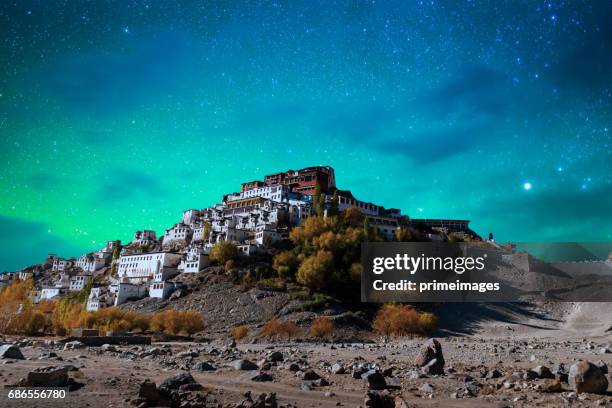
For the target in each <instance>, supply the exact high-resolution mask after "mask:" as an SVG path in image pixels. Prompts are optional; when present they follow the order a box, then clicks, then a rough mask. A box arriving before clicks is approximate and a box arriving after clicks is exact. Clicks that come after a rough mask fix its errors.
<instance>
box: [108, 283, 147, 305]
mask: <svg viewBox="0 0 612 408" xmlns="http://www.w3.org/2000/svg"><path fill="white" fill-rule="evenodd" d="M146 290H147V288H146V286H145V285H139V284H135V283H130V282H125V281H123V282H119V283H117V284H115V285H111V292H112V293H113V294H114V295H115V306H119V305H122V304H124V303H125V302H127V301H128V300H130V299H141V298H143V297H144V296H145V294H146Z"/></svg>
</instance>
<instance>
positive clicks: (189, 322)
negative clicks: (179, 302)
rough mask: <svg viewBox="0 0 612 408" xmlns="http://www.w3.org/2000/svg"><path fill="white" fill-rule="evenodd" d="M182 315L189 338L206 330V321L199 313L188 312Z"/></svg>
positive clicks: (184, 328)
mask: <svg viewBox="0 0 612 408" xmlns="http://www.w3.org/2000/svg"><path fill="white" fill-rule="evenodd" d="M181 315H182V316H181V317H182V320H183V330H184V331H185V333H187V335H188V336H189V337H191V336H193V335H194V334H195V333H197V332H201V331H202V330H204V327H205V325H204V319H203V318H202V315H201V314H200V313H199V312H197V311H195V310H186V311H184V312H182V313H181Z"/></svg>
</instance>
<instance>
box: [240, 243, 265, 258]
mask: <svg viewBox="0 0 612 408" xmlns="http://www.w3.org/2000/svg"><path fill="white" fill-rule="evenodd" d="M236 249H238V254H240V255H243V256H251V255H254V254H256V253H258V252H260V251H259V247H258V246H257V245H254V244H239V245H236Z"/></svg>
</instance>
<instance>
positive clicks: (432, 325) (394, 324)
mask: <svg viewBox="0 0 612 408" xmlns="http://www.w3.org/2000/svg"><path fill="white" fill-rule="evenodd" d="M437 322H438V319H437V318H436V317H435V316H434V315H433V314H432V313H419V312H417V311H416V310H415V309H414V308H413V307H412V306H408V305H399V304H386V305H383V307H382V308H381V309H380V310H379V311H378V313H377V314H376V316H375V318H374V322H373V326H374V331H376V332H377V333H379V334H382V335H385V336H405V335H409V334H426V333H430V332H432V331H435V330H436V328H437V324H438V323H437Z"/></svg>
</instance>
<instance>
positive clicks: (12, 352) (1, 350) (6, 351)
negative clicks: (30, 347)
mask: <svg viewBox="0 0 612 408" xmlns="http://www.w3.org/2000/svg"><path fill="white" fill-rule="evenodd" d="M0 358H12V359H15V360H24V358H23V354H21V350H20V349H19V347H17V346H15V345H14V344H5V345H4V346H1V347H0Z"/></svg>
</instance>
